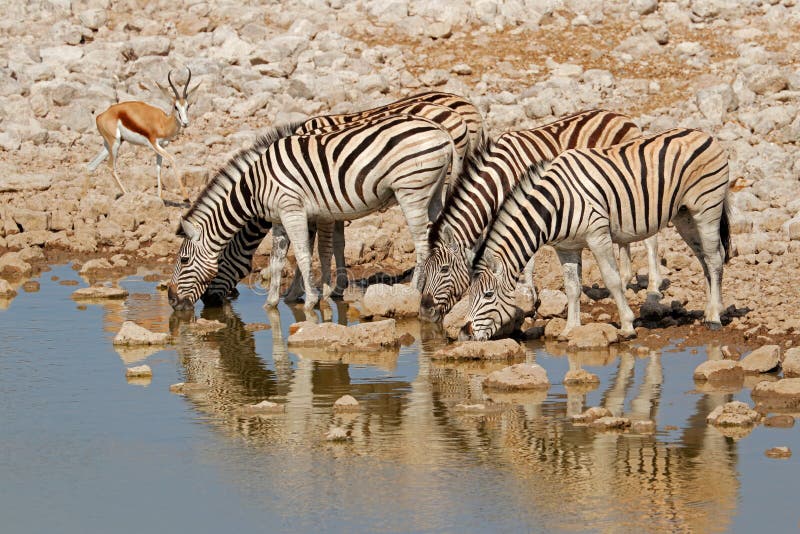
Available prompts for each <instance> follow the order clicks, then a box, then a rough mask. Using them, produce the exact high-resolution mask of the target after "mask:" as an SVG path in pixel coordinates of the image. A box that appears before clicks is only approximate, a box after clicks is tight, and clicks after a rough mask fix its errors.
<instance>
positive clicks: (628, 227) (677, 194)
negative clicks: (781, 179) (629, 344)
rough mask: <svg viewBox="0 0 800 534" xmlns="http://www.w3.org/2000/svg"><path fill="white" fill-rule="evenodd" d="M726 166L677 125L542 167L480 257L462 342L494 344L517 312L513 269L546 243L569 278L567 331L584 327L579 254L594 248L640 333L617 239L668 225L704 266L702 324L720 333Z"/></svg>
mask: <svg viewBox="0 0 800 534" xmlns="http://www.w3.org/2000/svg"><path fill="white" fill-rule="evenodd" d="M728 195H729V184H728V161H727V157H726V155H725V152H724V150H723V149H722V147H721V146H720V144H719V143H718V142H717V141H716V140H714V138H713V137H711V136H709V135H708V134H705V133H703V132H700V131H697V130H690V129H684V128H679V129H674V130H668V131H666V132H663V133H660V134H656V135H650V136H647V137H643V138H641V139H637V140H634V141H630V142H627V143H624V144H621V145H617V146H613V147H608V148H589V149H573V150H568V151H566V152H564V153H563V154H561V155H560V156H557V157H556V158H554V159H553V160H552V161H550V162H543V163H539V164H537V165H536V166H534V167H532V168H531V169H529V171H528V173H527V174H526V176H525V177H524V178H523V179H522V180H521V181H520V182H519V184H518V185H517V186H516V188H515V189H514V190H513V191H512V192H511V193H510V194H509V196H508V198H507V199H506V200H505V202H504V203H503V205H502V207H501V209H500V211H499V213H498V215H497V217H496V218H495V221H494V223H493V224H492V226H491V227H490V229H489V232H488V234H487V236H486V239H485V240H484V242H483V244H482V245H481V248H480V249H478V251H477V252H476V257H475V264H474V269H475V276H474V278H473V280H472V282H471V284H470V287H469V289H468V291H467V295H468V302H469V311H468V313H467V315H466V324H465V325H464V327H463V328H462V331H461V337H462V338H464V337H471V338H474V339H478V340H485V339H489V338H490V337H491V336H492V335H494V334H495V333H496V332H497V331H498V329H500V328H501V327H502V326H505V325H507V324H509V323H510V322H511V320H512V318H513V315H514V302H513V299H512V291H513V288H514V279H515V276H516V273H518V272H519V270H520V269H522V268H523V267H524V266H525V263H526V262H527V261H528V259H530V258H531V257H532V256H533V254H534V253H535V252H536V250H538V249H539V248H540V247H541V246H543V245H545V244H550V245H552V246H554V247H555V249H556V252H557V253H558V257H559V260H560V261H561V263H562V264H563V266H564V268H565V271H566V272H567V274H568V276H567V282H568V283H566V284H565V285H566V293H567V297H568V300H569V306H568V312H567V325H566V327H565V329H564V331H563V332H562V335H564V336H566V335H568V334H569V332H570V330H571V329H573V328H575V327H576V326H578V325H580V292H581V285H580V283H581V251H582V249H583V248H584V247H587V246H588V247H589V249H590V250H591V251H592V253H593V254H594V256H595V259H596V260H597V264H598V267H599V268H600V273H601V275H602V277H603V281H604V282H605V285H606V287H607V288H608V290H609V291H610V292H611V295H612V296H613V297H614V300H615V301H616V304H617V308H618V310H619V316H620V324H621V334H622V335H623V336H626V337H634V336H635V335H636V331H635V330H634V328H633V318H634V316H633V312H632V311H631V309H630V307H629V306H628V303H627V301H626V300H625V294H624V292H623V291H624V288H623V286H622V283H621V281H620V275H619V271H618V270H617V266H616V262H615V261H614V251H613V246H612V243H614V242H616V243H623V244H624V243H630V242H631V241H638V240H641V239H643V238H645V237H648V236H651V235H653V234H655V233H656V232H658V230H659V229H661V228H664V227H665V226H666V225H667V224H668V223H669V222H672V223H673V225H674V226H675V229H676V230H677V231H678V233H679V234H680V235H681V237H682V238H683V239H684V241H686V243H687V244H688V245H689V247H690V248H691V249H692V251H693V252H694V254H695V256H697V258H698V259H699V260H700V263H701V265H702V267H703V272H704V274H705V278H706V282H707V284H708V292H707V295H708V302H707V305H706V309H705V314H704V318H705V322H706V324H707V325H708V326H709V327H710V328H711V329H713V330H716V329H719V328H721V326H722V325H721V322H720V312H721V311H722V295H721V288H720V286H721V280H722V270H723V263H725V262H727V261H728V259H729V258H730V252H731V244H730V223H729V221H730V201H729V197H728Z"/></svg>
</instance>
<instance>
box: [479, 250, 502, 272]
mask: <svg viewBox="0 0 800 534" xmlns="http://www.w3.org/2000/svg"><path fill="white" fill-rule="evenodd" d="M483 262H484V265H486V267H487V268H488V269H489V270H490V271H491V272H492V274H493V275H494V276H495V277H496V278H500V277H501V276H502V275H503V262H502V261H501V260H500V258H499V257H498V256H497V254H493V253H489V254H488V255H487V256H486V257H485V258H484V260H483Z"/></svg>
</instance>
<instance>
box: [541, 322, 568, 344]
mask: <svg viewBox="0 0 800 534" xmlns="http://www.w3.org/2000/svg"><path fill="white" fill-rule="evenodd" d="M566 326H567V320H566V319H562V318H561V317H555V318H553V319H550V320H549V321H547V324H546V325H545V326H544V337H545V338H546V339H558V337H559V336H560V335H561V332H563V331H564V328H566Z"/></svg>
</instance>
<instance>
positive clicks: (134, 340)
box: [114, 321, 169, 345]
mask: <svg viewBox="0 0 800 534" xmlns="http://www.w3.org/2000/svg"><path fill="white" fill-rule="evenodd" d="M168 342H169V334H160V333H155V332H151V331H150V330H148V329H147V328H144V327H142V326H139V325H138V324H136V323H134V322H133V321H125V322H124V323H122V328H121V329H120V331H119V333H118V334H117V335H116V337H115V338H114V345H165V344H167V343H168Z"/></svg>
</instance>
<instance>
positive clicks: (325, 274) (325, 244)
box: [317, 221, 333, 299]
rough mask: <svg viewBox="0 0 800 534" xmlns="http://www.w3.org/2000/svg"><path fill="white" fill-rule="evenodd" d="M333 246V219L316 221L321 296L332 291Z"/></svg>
mask: <svg viewBox="0 0 800 534" xmlns="http://www.w3.org/2000/svg"><path fill="white" fill-rule="evenodd" d="M332 248H333V221H317V253H318V254H319V263H320V266H321V269H322V298H323V299H328V298H330V296H331V294H332V293H333V288H332V287H331V249H332Z"/></svg>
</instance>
